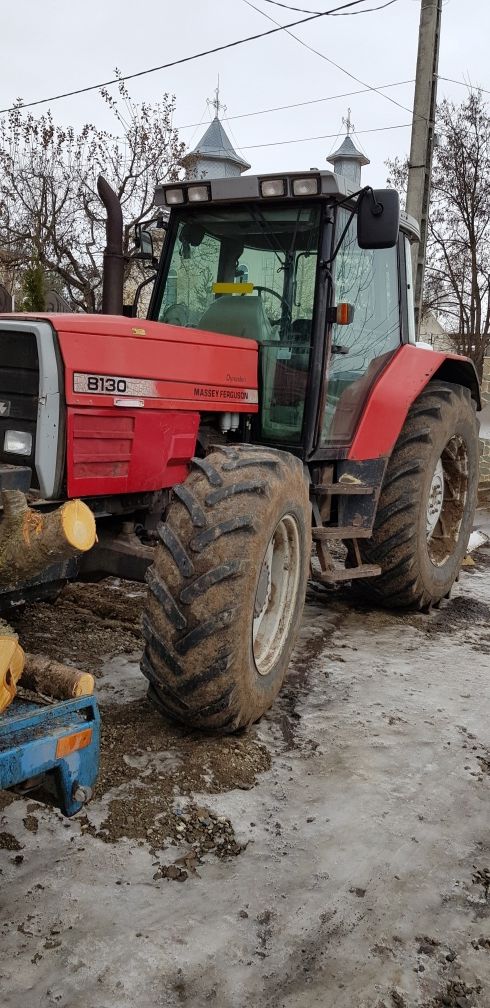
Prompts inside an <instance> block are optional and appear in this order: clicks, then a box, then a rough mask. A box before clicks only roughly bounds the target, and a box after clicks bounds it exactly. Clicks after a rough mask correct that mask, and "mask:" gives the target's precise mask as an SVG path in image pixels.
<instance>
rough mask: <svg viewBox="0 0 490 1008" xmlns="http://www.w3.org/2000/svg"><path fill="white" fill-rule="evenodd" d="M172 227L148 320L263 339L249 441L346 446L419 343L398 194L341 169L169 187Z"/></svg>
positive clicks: (163, 193) (160, 198) (309, 450)
mask: <svg viewBox="0 0 490 1008" xmlns="http://www.w3.org/2000/svg"><path fill="white" fill-rule="evenodd" d="M155 201H156V203H157V205H160V206H165V207H166V208H167V209H168V208H170V210H171V213H170V223H169V229H168V236H167V240H166V243H165V249H164V254H163V256H162V261H161V264H160V271H159V274H158V277H157V281H156V283H155V287H154V293H153V297H152V301H151V304H150V310H149V315H150V318H152V319H155V320H158V321H161V322H166V323H171V324H173V325H179V326H183V327H187V328H195V329H199V330H204V331H210V332H214V333H221V334H226V335H231V336H240V337H242V338H243V337H245V338H247V339H252V340H255V341H256V342H257V343H258V346H259V358H260V412H259V416H258V417H257V418H256V419H255V420H254V424H255V429H254V430H253V440H255V441H257V442H259V443H267V444H274V445H278V446H285V447H286V446H287V447H288V449H290V450H292V451H294V452H295V453H297V454H300V455H302V456H308V457H312V455H313V454H316V453H318V452H321V453H324V452H325V451H327V452H328V449H332V448H335V450H336V451H338V449H339V447H340V448H341V447H342V446H348V444H349V443H350V441H351V440H352V435H353V432H354V429H355V425H356V422H357V419H358V417H359V413H360V411H361V409H362V405H363V403H364V402H365V399H366V391H367V387H368V386H369V385H370V384H372V383H373V381H374V380H375V378H376V376H377V375H378V373H379V372H380V370H381V369H382V368H383V366H384V364H385V363H386V362H387V360H388V359H389V357H391V356H392V355H393V353H394V352H395V351H396V349H397V348H398V347H399V345H400V343H401V342H407V341H409V340H410V341H412V342H413V341H414V329H413V322H412V318H413V311H412V308H411V305H410V297H409V295H410V285H411V263H410V249H409V237H410V234H412V235H413V237H416V234H417V232H416V228H415V225H413V226H412V225H411V224H409V222H408V220H407V221H406V222H405V224H404V228H403V230H402V231H400V229H399V219H400V213H399V202H398V195H397V194H396V193H395V192H394V191H393V190H382V191H380V190H378V191H377V192H375V191H373V190H371V189H369V188H366V189H363V190H361V192H360V193H354V194H351V193H350V190H349V188H348V186H347V183H346V182H345V180H344V179H343V178H342V177H339V176H338V175H335V174H334V173H332V172H309V173H306V174H303V175H298V174H293V175H288V176H264V177H255V176H245V177H240V178H231V179H219V180H211V181H210V182H200V183H185V184H179V185H173V186H162V187H160V188H159V189H158V190H157V194H156V200H155Z"/></svg>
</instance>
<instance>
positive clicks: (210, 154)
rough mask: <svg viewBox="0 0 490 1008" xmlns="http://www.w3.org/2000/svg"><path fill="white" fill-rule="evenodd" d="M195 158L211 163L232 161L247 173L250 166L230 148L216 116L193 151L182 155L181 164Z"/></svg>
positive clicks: (230, 145) (229, 143)
mask: <svg viewBox="0 0 490 1008" xmlns="http://www.w3.org/2000/svg"><path fill="white" fill-rule="evenodd" d="M196 157H199V158H210V159H212V160H213V161H215V160H219V161H232V162H233V163H234V164H236V165H237V166H238V167H239V168H240V169H241V171H247V169H248V168H250V165H249V164H248V163H247V162H246V161H244V160H243V158H241V157H240V155H239V154H237V152H236V150H235V148H234V147H233V146H232V144H231V142H230V140H229V138H228V136H227V133H226V131H225V129H224V128H223V125H222V123H221V121H220V120H219V119H218V116H215V118H214V119H213V121H212V122H211V123H210V124H209V126H208V128H207V130H206V132H205V133H204V136H202V137H201V139H200V140H199V142H198V143H197V144H196V146H195V147H194V150H192V151H189V153H188V154H185V155H184V157H183V158H182V160H181V163H182V164H183V165H184V166H185V165H186V164H187V162H188V161H189V162H190V161H191V159H192V160H194V159H195V158H196Z"/></svg>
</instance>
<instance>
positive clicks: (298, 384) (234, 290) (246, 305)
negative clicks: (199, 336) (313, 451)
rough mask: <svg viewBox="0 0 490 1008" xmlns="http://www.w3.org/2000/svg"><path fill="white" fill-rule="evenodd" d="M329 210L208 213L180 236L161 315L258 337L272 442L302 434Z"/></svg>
mask: <svg viewBox="0 0 490 1008" xmlns="http://www.w3.org/2000/svg"><path fill="white" fill-rule="evenodd" d="M320 214H321V208H320V206H319V205H318V204H314V205H305V204H304V203H299V202H298V203H294V204H291V203H289V204H287V205H286V204H283V205H282V206H281V205H279V206H274V207H271V206H270V204H268V205H267V206H264V207H261V206H260V204H256V205H253V206H252V205H251V206H234V207H224V208H223V209H218V208H216V207H213V208H212V209H211V208H209V209H207V208H204V207H201V208H200V209H199V210H187V212H182V214H181V216H180V218H178V219H177V224H176V228H175V231H174V240H173V245H172V252H171V257H170V262H169V263H168V269H167V274H166V279H165V281H164V284H163V288H162V291H161V294H160V302H159V304H158V307H157V316H156V317H157V318H158V319H159V321H161V322H168V323H171V324H173V325H180V326H188V327H189V326H190V327H194V328H197V329H202V330H207V331H209V332H217V333H225V334H227V335H230V336H241V337H244V338H246V339H254V340H257V342H258V343H259V348H260V350H259V352H260V373H261V383H262V387H261V416H260V419H261V426H262V432H261V433H262V437H263V438H264V439H267V440H269V441H278V442H292V443H295V442H299V440H300V438H301V431H302V424H303V413H304V403H305V396H306V384H307V378H308V366H309V360H310V348H311V339H312V321H313V307H314V298H315V282H316V271H317V261H318V247H319V240H320ZM171 240H172V239H171Z"/></svg>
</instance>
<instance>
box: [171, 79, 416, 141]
mask: <svg viewBox="0 0 490 1008" xmlns="http://www.w3.org/2000/svg"><path fill="white" fill-rule="evenodd" d="M413 83H414V78H413V77H412V78H411V79H410V80H405V81H394V83H393V84H380V85H379V87H380V88H392V87H401V86H402V85H403V84H413ZM371 90H372V89H371V88H370V87H365V88H360V89H359V90H358V91H344V92H343V93H342V94H336V95H327V96H326V97H325V98H309V99H308V100H307V101H302V102H293V103H292V104H291V105H276V106H275V107H274V108H266V109H258V110H257V111H256V112H240V113H239V114H238V115H232V116H226V121H227V122H229V121H230V120H232V119H249V118H250V117H252V116H259V115H266V114H267V113H269V112H285V111H287V110H288V109H294V108H303V107H304V106H305V105H318V104H320V102H328V101H335V100H336V99H338V98H352V97H353V96H354V95H360V94H367V93H369V92H370V91H371ZM201 125H202V119H201V121H200V122H198V123H187V124H186V125H185V126H175V127H174V129H176V130H184V129H195V128H197V127H198V126H201Z"/></svg>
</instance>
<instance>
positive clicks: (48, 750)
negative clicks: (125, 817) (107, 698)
mask: <svg viewBox="0 0 490 1008" xmlns="http://www.w3.org/2000/svg"><path fill="white" fill-rule="evenodd" d="M99 754H100V715H99V710H98V707H97V701H96V700H95V697H93V696H84V697H79V698H78V699H76V700H67V701H63V703H52V704H48V705H44V706H41V705H40V704H37V703H33V702H31V701H29V702H28V701H25V700H21V699H19V698H18V697H16V698H15V699H14V700H13V701H12V703H11V704H10V706H9V707H8V708H7V710H6V711H4V712H3V714H0V788H2V789H7V788H12V787H15V786H16V785H18V784H22V783H25V782H26V781H30V780H32V779H33V778H42V777H44V776H45V775H46V774H48V775H50V776H51V777H52V778H53V780H54V784H55V788H56V794H57V798H58V802H59V805H60V807H61V809H62V811H63V812H64V813H65V815H67V816H72V815H74V814H75V813H76V812H78V811H79V810H80V809H81V808H82V805H83V804H84V802H85V801H86V800H87V799H88V798H89V797H90V794H91V792H92V789H93V787H94V784H95V782H96V780H97V774H98V770H99Z"/></svg>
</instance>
